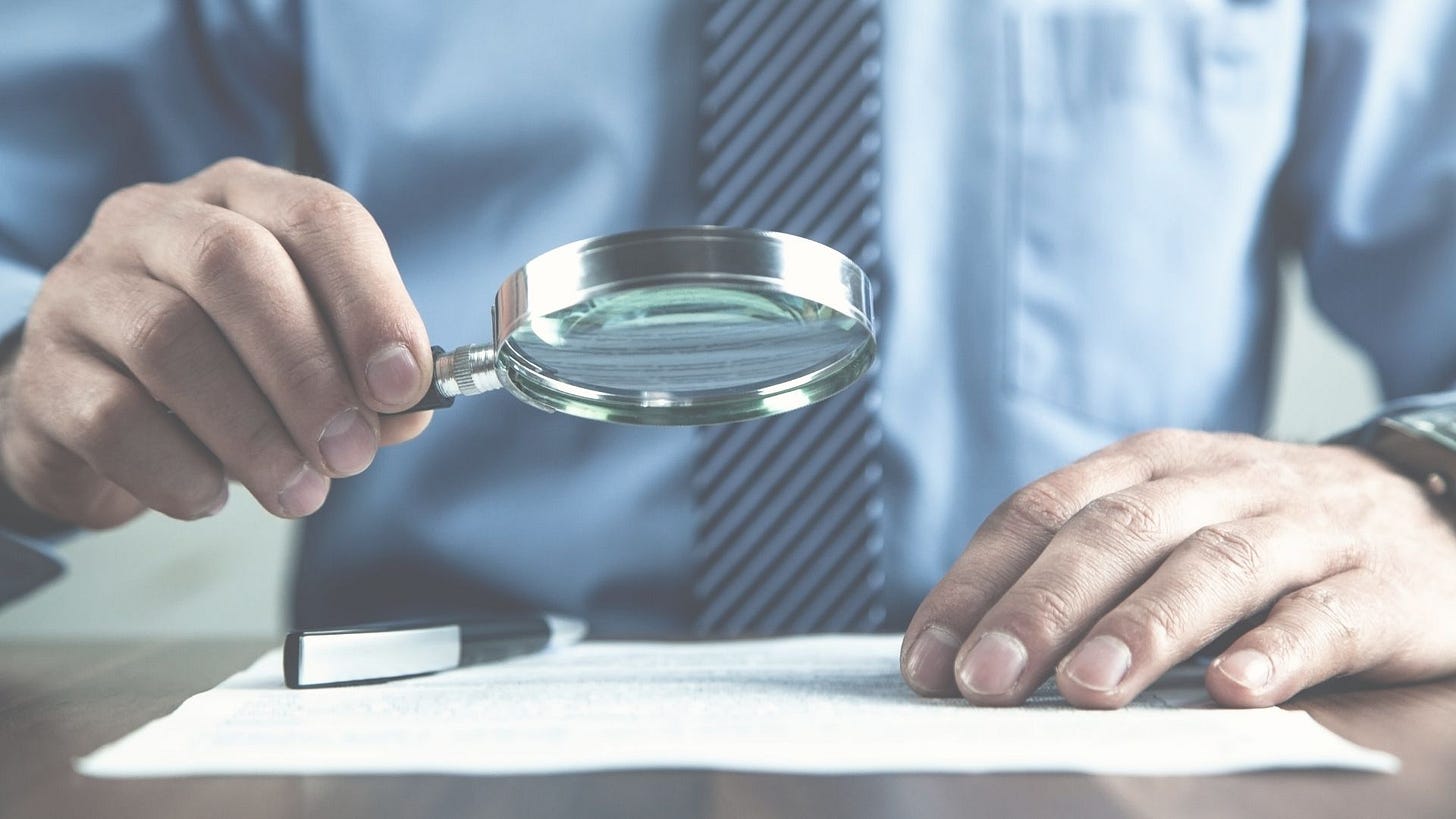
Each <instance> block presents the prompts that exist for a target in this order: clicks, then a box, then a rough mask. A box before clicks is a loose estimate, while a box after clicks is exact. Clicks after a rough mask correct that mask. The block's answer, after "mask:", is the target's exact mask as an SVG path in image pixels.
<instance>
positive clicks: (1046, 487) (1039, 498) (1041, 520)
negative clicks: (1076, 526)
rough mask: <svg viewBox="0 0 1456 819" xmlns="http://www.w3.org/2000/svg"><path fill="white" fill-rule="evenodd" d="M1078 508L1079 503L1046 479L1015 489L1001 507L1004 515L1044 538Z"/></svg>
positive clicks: (1060, 525)
mask: <svg viewBox="0 0 1456 819" xmlns="http://www.w3.org/2000/svg"><path fill="white" fill-rule="evenodd" d="M1078 511H1079V507H1078V504H1077V503H1076V501H1075V500H1073V499H1072V497H1071V496H1069V495H1067V494H1065V493H1063V492H1061V491H1060V490H1058V489H1055V488H1053V487H1052V486H1051V484H1049V483H1048V482H1047V481H1037V482H1036V483H1033V484H1030V485H1028V486H1026V487H1024V488H1022V489H1019V490H1017V491H1016V493H1015V494H1013V495H1012V496H1011V497H1010V498H1009V499H1007V501H1006V503H1005V505H1004V507H1003V513H1004V516H1005V517H1006V518H1007V519H1009V520H1010V521H1011V522H1013V523H1014V524H1016V525H1019V526H1022V527H1025V528H1027V529H1030V530H1031V531H1032V532H1034V533H1036V534H1038V535H1041V536H1042V537H1044V538H1050V537H1051V536H1052V535H1054V534H1056V533H1057V531H1058V530H1059V529H1061V528H1062V526H1063V525H1065V524H1066V522H1067V521H1068V520H1070V519H1071V518H1072V516H1073V515H1075V514H1077V512H1078Z"/></svg>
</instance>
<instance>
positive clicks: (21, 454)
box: [4, 430, 146, 529]
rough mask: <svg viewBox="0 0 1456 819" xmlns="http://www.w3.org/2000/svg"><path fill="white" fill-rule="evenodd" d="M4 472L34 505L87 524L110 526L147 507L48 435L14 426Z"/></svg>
mask: <svg viewBox="0 0 1456 819" xmlns="http://www.w3.org/2000/svg"><path fill="white" fill-rule="evenodd" d="M4 457H5V474H6V475H7V476H9V477H10V488H11V490H12V491H14V492H15V494H16V496H17V497H19V498H20V499H21V500H22V501H24V502H25V503H26V504H27V505H28V506H29V507H30V508H32V509H34V510H36V511H38V512H40V513H42V514H44V515H47V516H49V517H51V518H54V519H56V520H59V521H65V522H67V523H73V524H75V525H77V526H80V527H83V528H86V529H110V528H112V527H114V526H120V525H121V524H123V523H126V522H127V521H129V520H131V519H132V518H135V517H136V516H137V515H139V514H141V513H142V512H143V511H145V510H146V507H145V506H143V505H142V503H141V502H140V501H138V500H137V499H136V498H134V497H132V495H131V494H130V493H128V492H127V491H126V490H124V489H122V488H121V487H119V486H117V485H116V484H114V483H112V482H111V481H109V480H107V479H105V478H103V477H101V475H99V474H97V472H96V470H94V469H92V468H91V465H90V464H88V463H86V462H85V461H83V460H81V459H80V458H78V457H77V456H76V455H75V454H74V453H72V452H71V451H70V450H68V449H66V448H65V447H64V446H62V445H61V444H60V443H58V442H57V441H56V440H55V439H53V438H51V437H50V436H49V435H46V434H44V433H41V432H40V431H38V430H12V431H10V434H8V435H7V436H6V441H5V447H4Z"/></svg>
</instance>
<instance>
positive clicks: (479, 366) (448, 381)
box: [390, 344, 501, 415]
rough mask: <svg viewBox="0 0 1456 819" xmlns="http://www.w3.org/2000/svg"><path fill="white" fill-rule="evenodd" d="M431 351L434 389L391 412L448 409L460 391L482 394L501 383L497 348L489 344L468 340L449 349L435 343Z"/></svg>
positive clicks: (462, 392)
mask: <svg viewBox="0 0 1456 819" xmlns="http://www.w3.org/2000/svg"><path fill="white" fill-rule="evenodd" d="M430 353H431V354H432V355H433V356H434V359H435V378H434V380H433V381H431V382H430V391H429V392H427V393H425V397H424V398H421V399H420V402H419V403H418V404H415V405H414V406H413V407H410V408H409V409H407V410H405V411H404V412H402V413H390V414H391V415H403V414H404V413H408V412H424V411H425V410H437V409H444V408H446V407H448V406H450V405H452V404H454V403H455V397H456V396H457V395H479V394H480V393H483V392H489V391H490V390H494V389H499V388H500V386H501V382H500V376H498V375H496V372H495V348H494V347H491V346H490V345H488V344H468V345H466V346H464V347H456V348H455V349H454V350H451V351H450V352H448V353H447V352H445V348H444V347H431V348H430Z"/></svg>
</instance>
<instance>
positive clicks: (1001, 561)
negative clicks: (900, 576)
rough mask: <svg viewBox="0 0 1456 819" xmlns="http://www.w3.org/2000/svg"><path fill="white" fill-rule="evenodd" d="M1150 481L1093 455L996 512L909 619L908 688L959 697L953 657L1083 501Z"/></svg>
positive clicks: (1124, 460) (1140, 465) (1143, 464)
mask: <svg viewBox="0 0 1456 819" xmlns="http://www.w3.org/2000/svg"><path fill="white" fill-rule="evenodd" d="M1153 474H1154V464H1153V463H1152V462H1151V461H1149V460H1147V459H1146V458H1143V457H1141V456H1138V455H1136V454H1132V453H1124V454H1108V453H1105V452H1103V453H1097V454H1095V455H1093V456H1090V457H1088V458H1086V459H1083V460H1081V461H1078V462H1076V463H1074V464H1071V465H1070V466H1067V467H1066V468H1064V469H1061V470H1058V471H1057V472H1054V473H1052V474H1051V475H1048V476H1046V477H1044V478H1042V479H1040V480H1038V481H1035V482H1034V483H1031V484H1029V485H1027V486H1026V487H1024V488H1022V489H1020V490H1018V491H1017V492H1016V493H1015V494H1013V495H1012V496H1011V497H1010V498H1008V499H1007V500H1006V501H1005V502H1004V503H1002V504H1001V505H1000V506H998V507H997V508H996V510H995V511H993V512H992V513H991V514H990V515H989V516H988V517H987V518H986V521H985V522H984V523H983V524H981V527H980V528H979V529H978V530H977V531H976V534H975V535H974V536H973V537H972V538H971V542H970V544H969V545H967V546H966V550H965V551H964V552H963V553H962V554H961V556H960V557H959V558H958V559H957V560H956V561H955V563H954V564H952V566H951V567H950V570H949V571H947V572H946V574H945V577H943V578H942V579H941V581H940V582H939V583H937V584H936V585H935V587H934V588H933V589H931V590H930V593H929V594H928V595H926V597H925V600H924V601H923V602H922V603H921V604H920V607H919V609H917V610H916V612H915V616H914V617H913V618H911V620H910V625H909V627H908V628H907V629H906V630H905V641H904V643H903V645H902V646H901V652H900V669H901V674H902V676H904V678H905V682H906V683H907V684H909V686H910V687H911V688H912V689H914V690H915V691H917V692H918V693H920V694H923V695H926V696H941V695H947V694H954V693H956V684H955V673H954V660H955V656H956V652H958V651H959V650H960V647H961V644H962V643H964V642H965V639H966V635H968V634H969V633H970V632H971V629H972V628H973V627H974V626H975V624H976V622H977V621H979V620H980V619H981V616H982V615H983V614H985V612H986V610H987V609H989V608H990V607H991V604H992V603H994V602H995V601H996V598H998V597H1000V596H1001V593H1002V592H1004V591H1005V590H1006V589H1007V588H1009V587H1010V586H1011V584H1012V583H1013V582H1015V580H1016V578H1017V577H1020V576H1021V573H1022V572H1024V571H1026V569H1027V567H1029V566H1030V565H1031V563H1032V561H1034V560H1035V559H1036V556H1037V555H1038V554H1040V553H1041V550H1042V548H1044V547H1045V546H1046V544H1047V543H1048V542H1050V541H1051V539H1052V537H1053V536H1054V535H1055V534H1056V532H1057V531H1058V530H1059V529H1061V528H1062V525H1063V524H1065V523H1066V522H1067V520H1068V519H1070V518H1071V517H1072V515H1074V514H1076V513H1077V512H1078V511H1080V510H1081V509H1082V507H1084V506H1085V505H1086V504H1087V503H1088V502H1090V501H1091V500H1092V499H1094V498H1097V497H1100V496H1101V495H1104V494H1107V493H1109V492H1115V491H1117V490H1119V489H1123V488H1125V487H1128V486H1132V485H1134V484H1138V483H1141V482H1143V481H1145V480H1147V479H1148V478H1150V477H1152V475H1153Z"/></svg>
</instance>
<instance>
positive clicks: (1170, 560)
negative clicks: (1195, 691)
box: [900, 430, 1456, 708]
mask: <svg viewBox="0 0 1456 819" xmlns="http://www.w3.org/2000/svg"><path fill="white" fill-rule="evenodd" d="M1452 524H1453V519H1452V517H1451V515H1450V513H1448V512H1443V511H1442V510H1441V509H1439V508H1438V507H1437V506H1436V505H1435V504H1433V502H1432V501H1431V499H1430V498H1428V497H1427V496H1426V494H1425V492H1424V491H1423V489H1422V488H1421V487H1420V486H1419V485H1418V484H1417V483H1416V482H1414V481H1412V480H1410V479H1409V478H1406V477H1404V476H1402V475H1399V474H1397V473H1395V472H1394V471H1392V470H1391V469H1390V468H1389V467H1387V466H1386V465H1385V464H1383V463H1382V462H1380V461H1379V460H1376V459H1375V458H1373V457H1371V456H1369V455H1367V454H1365V453H1363V452H1361V451H1359V450H1356V449H1353V448H1350V447H1344V446H1326V445H1304V444H1285V443H1276V442H1272V441H1267V440H1263V439H1260V438H1255V437H1251V436H1247V435H1236V434H1222V433H1202V432H1185V431H1178V430H1159V431H1154V432H1147V433H1142V434H1139V435H1135V436H1133V437H1131V438H1128V439H1125V440H1123V441H1121V442H1119V443H1116V444H1114V445H1112V446H1110V447H1108V448H1106V449H1103V450H1101V451H1099V452H1096V453H1094V454H1092V455H1089V456H1088V457H1086V458H1084V459H1082V460H1080V461H1078V462H1076V463H1074V464H1072V465H1070V466H1068V467H1066V468H1064V469H1061V470H1059V471H1057V472H1054V473H1052V474H1051V475H1048V476H1046V477H1045V478H1042V479H1041V480H1038V481H1036V482H1034V483H1032V484H1030V485H1028V486H1027V487H1025V488H1023V489H1021V490H1020V491H1018V492H1017V493H1016V494H1014V495H1012V496H1011V498H1010V499H1008V500H1007V501H1006V502H1005V503H1003V504H1001V506H999V507H998V508H997V509H996V510H995V511H994V512H992V513H991V515H990V516H989V517H988V518H987V519H986V522H985V523H984V524H982V526H981V528H980V530H979V531H977V532H976V535H975V537H973V538H972V539H971V542H970V545H969V546H967V548H966V551H965V553H964V554H963V555H961V557H960V558H959V559H958V560H957V561H956V563H955V565H954V566H952V567H951V569H950V572H949V573H948V574H947V575H946V577H945V579H943V580H942V581H941V582H940V583H939V584H937V585H936V587H935V588H934V589H933V590H932V591H931V592H930V594H929V595H928V596H927V597H926V599H925V601H924V602H923V603H922V604H921V605H920V609H919V611H917V612H916V614H915V617H914V619H913V620H911V622H910V628H909V629H908V630H907V631H906V634H905V643H904V647H903V649H902V651H901V655H900V658H901V671H902V673H903V674H904V676H905V680H906V681H907V682H908V683H909V684H910V686H911V687H912V688H913V689H915V690H916V691H917V692H919V693H921V694H924V695H927V696H944V695H951V694H955V693H956V692H957V691H958V692H959V693H960V694H961V695H963V696H965V698H966V699H968V700H970V701H971V702H973V703H976V704H982V705H1015V704H1018V703H1020V702H1022V701H1023V700H1025V699H1026V697H1027V696H1028V695H1029V694H1030V693H1031V692H1032V691H1034V690H1035V689H1036V688H1037V686H1038V685H1039V684H1040V683H1041V682H1042V681H1043V680H1045V679H1046V678H1047V677H1048V676H1049V675H1052V674H1055V676H1056V680H1057V686H1058V687H1059V688H1060V689H1061V692H1062V694H1063V696H1065V697H1066V699H1067V700H1068V701H1069V702H1071V703H1072V704H1074V705H1077V706H1082V707H1089V708H1116V707H1119V706H1122V705H1125V704H1127V703H1128V702H1129V701H1131V700H1132V699H1133V698H1134V697H1135V696H1137V694H1138V693H1139V692H1141V691H1142V690H1143V689H1144V688H1146V687H1147V686H1148V685H1149V684H1151V683H1152V682H1153V681H1154V680H1156V679H1157V678H1158V677H1159V676H1160V675H1161V674H1163V673H1164V672H1165V671H1167V670H1168V669H1169V668H1170V667H1172V666H1173V665H1174V664H1176V663H1178V662H1180V661H1182V660H1185V659H1187V658H1189V657H1191V656H1192V655H1193V654H1194V653H1196V652H1197V651H1198V650H1199V649H1201V648H1203V647H1204V646H1206V645H1208V644H1209V643H1211V642H1212V641H1213V640H1214V639H1215V638H1217V637H1218V636H1219V635H1221V634H1223V633H1224V632H1225V631H1227V630H1228V629H1230V628H1231V627H1233V626H1235V625H1236V624H1239V623H1240V622H1241V621H1243V620H1245V619H1247V618H1250V617H1253V616H1255V615H1259V614H1260V613H1264V616H1263V620H1262V622H1261V623H1260V624H1259V625H1256V626H1255V627H1254V628H1252V629H1251V630H1249V631H1248V632H1247V633H1245V634H1243V635H1242V636H1241V637H1239V638H1238V639H1237V640H1236V641H1234V642H1233V644H1232V645H1230V646H1229V647H1228V648H1227V649H1226V650H1225V651H1223V652H1222V653H1221V654H1220V655H1219V656H1218V657H1217V658H1216V659H1215V660H1214V661H1213V663H1212V664H1211V665H1210V666H1209V669H1208V673H1207V675H1206V680H1205V681H1206V684H1207V687H1208V691H1209V694H1210V695H1211V696H1212V697H1213V698H1214V699H1215V700H1217V701H1218V702H1219V703H1222V704H1224V705H1232V706H1243V707H1253V706H1265V705H1273V704H1275V703H1279V702H1282V701H1284V700H1286V699H1288V698H1289V697H1292V696H1293V695H1295V694H1296V693H1298V692H1299V691H1301V690H1303V689H1304V688H1307V687H1309V686H1311V685H1314V684H1316V683H1319V682H1322V681H1324V680H1327V679H1330V678H1332V677H1337V676H1344V675H1358V676H1359V677H1361V678H1363V679H1367V680H1370V681H1374V682H1381V683H1391V682H1403V681H1413V680H1420V679H1428V678H1432V677H1437V676H1441V675H1444V674H1449V673H1452V672H1456V616H1452V615H1453V614H1456V527H1453V525H1452Z"/></svg>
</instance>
